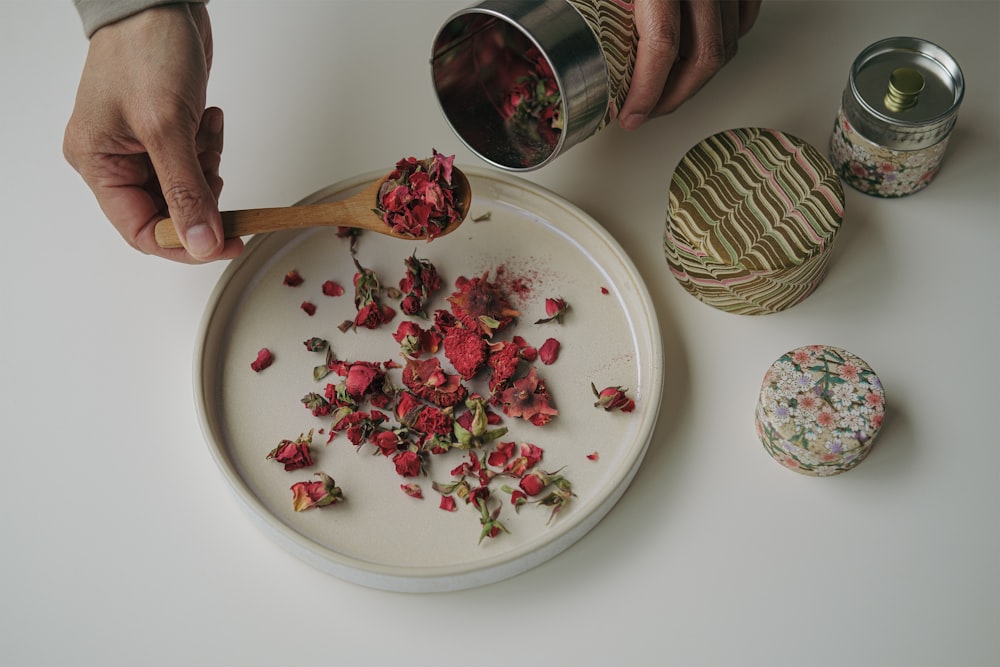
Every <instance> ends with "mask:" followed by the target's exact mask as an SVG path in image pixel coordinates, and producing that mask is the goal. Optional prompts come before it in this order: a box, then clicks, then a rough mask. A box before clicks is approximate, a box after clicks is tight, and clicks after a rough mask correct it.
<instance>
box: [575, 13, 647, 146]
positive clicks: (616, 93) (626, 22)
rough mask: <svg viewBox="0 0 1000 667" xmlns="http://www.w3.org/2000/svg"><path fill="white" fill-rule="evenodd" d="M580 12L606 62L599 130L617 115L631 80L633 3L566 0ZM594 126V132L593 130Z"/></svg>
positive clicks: (634, 43)
mask: <svg viewBox="0 0 1000 667" xmlns="http://www.w3.org/2000/svg"><path fill="white" fill-rule="evenodd" d="M567 2H569V4H571V5H573V6H574V7H575V8H576V9H577V11H578V12H580V14H581V15H582V16H583V18H584V20H586V21H587V23H588V24H589V25H590V29H591V30H593V31H594V34H595V35H596V36H597V39H598V41H599V42H600V43H601V50H602V51H603V52H604V60H605V62H607V65H608V92H609V103H608V112H607V113H606V114H605V116H604V120H603V121H601V124H600V125H599V126H598V128H597V130H600V129H601V128H603V127H604V126H606V125H607V124H608V123H610V122H611V121H612V120H614V119H615V118H617V117H618V110H619V109H621V106H622V104H624V102H625V96H626V95H628V88H629V85H630V84H631V82H632V68H633V67H634V66H635V50H636V44H637V43H638V39H637V37H636V32H635V21H634V20H633V18H632V10H633V6H634V4H635V3H632V2H623V1H622V0H567ZM597 130H595V132H596V131H597Z"/></svg>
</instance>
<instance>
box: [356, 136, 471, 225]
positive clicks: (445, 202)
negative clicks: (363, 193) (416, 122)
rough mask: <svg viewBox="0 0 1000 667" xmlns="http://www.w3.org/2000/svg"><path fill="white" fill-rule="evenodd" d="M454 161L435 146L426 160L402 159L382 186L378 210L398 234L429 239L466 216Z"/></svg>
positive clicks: (377, 202)
mask: <svg viewBox="0 0 1000 667" xmlns="http://www.w3.org/2000/svg"><path fill="white" fill-rule="evenodd" d="M454 160H455V156H454V155H451V156H444V155H442V154H440V153H438V152H437V151H436V150H433V149H432V155H431V157H430V158H428V159H425V160H417V159H416V158H413V157H409V158H403V159H402V160H399V161H398V162H397V163H396V168H395V169H394V170H393V171H392V172H391V173H390V174H389V175H388V176H387V177H386V180H385V183H383V184H382V186H381V188H379V192H378V197H377V200H376V207H375V212H376V213H378V214H379V215H381V216H382V219H383V220H384V221H385V223H386V224H387V225H389V227H390V228H391V229H392V230H393V231H396V232H398V233H401V234H407V235H410V236H413V237H415V238H423V237H426V238H427V240H428V241H429V240H431V239H433V238H434V237H436V236H438V235H439V234H440V233H441V232H442V231H444V230H445V229H446V228H447V227H448V226H449V225H451V224H452V223H453V222H456V221H458V220H460V219H461V218H462V215H463V211H462V210H461V207H460V203H461V202H459V201H457V200H456V197H455V191H454V186H453V184H452V171H453V163H454Z"/></svg>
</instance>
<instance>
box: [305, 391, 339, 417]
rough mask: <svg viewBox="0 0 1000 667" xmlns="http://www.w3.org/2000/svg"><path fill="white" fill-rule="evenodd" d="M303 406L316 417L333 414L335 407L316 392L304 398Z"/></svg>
mask: <svg viewBox="0 0 1000 667" xmlns="http://www.w3.org/2000/svg"><path fill="white" fill-rule="evenodd" d="M302 404H303V405H305V406H306V409H307V410H309V411H310V412H312V413H313V416H314V417H325V416H327V415H329V414H331V413H332V412H333V405H331V404H330V402H329V401H327V400H326V398H324V397H323V396H320V395H319V394H317V393H316V392H309V393H308V394H306V395H305V396H303V397H302Z"/></svg>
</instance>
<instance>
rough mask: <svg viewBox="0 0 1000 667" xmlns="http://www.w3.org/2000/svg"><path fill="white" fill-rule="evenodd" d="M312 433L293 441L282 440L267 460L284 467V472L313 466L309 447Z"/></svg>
mask: <svg viewBox="0 0 1000 667" xmlns="http://www.w3.org/2000/svg"><path fill="white" fill-rule="evenodd" d="M312 436H313V432H312V431H309V435H301V434H300V435H299V437H298V438H296V439H295V440H282V441H281V442H280V443H278V446H277V447H275V448H274V449H272V450H271V452H270V453H269V454H268V455H267V458H268V460H271V459H274V460H275V461H277V462H278V463H281V464H283V465H284V466H285V470H286V471H292V470H298V469H299V468H308V467H309V466H311V465H312V464H313V461H312V455H311V454H310V452H309V445H310V444H311V443H312Z"/></svg>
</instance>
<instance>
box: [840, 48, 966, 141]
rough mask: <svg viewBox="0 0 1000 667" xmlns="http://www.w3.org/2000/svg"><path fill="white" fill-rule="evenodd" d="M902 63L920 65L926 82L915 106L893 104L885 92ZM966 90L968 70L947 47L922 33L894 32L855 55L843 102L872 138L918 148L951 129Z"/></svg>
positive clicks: (857, 125) (917, 67)
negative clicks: (890, 105)
mask: <svg viewBox="0 0 1000 667" xmlns="http://www.w3.org/2000/svg"><path fill="white" fill-rule="evenodd" d="M900 67H908V68H912V69H915V70H917V71H919V72H920V74H921V75H922V76H923V78H924V82H925V87H924V90H923V92H921V93H920V95H919V98H918V99H917V102H916V104H914V105H913V106H912V107H910V108H908V109H902V110H893V109H890V108H888V107H887V106H886V103H885V94H886V90H887V88H888V84H889V77H890V75H891V73H892V71H893V70H895V69H897V68H900ZM964 94H965V80H964V77H963V75H962V70H961V68H959V66H958V63H957V62H956V61H955V59H954V58H952V57H951V55H950V54H948V52H947V51H945V50H944V49H942V48H941V47H939V46H937V45H936V44H932V43H931V42H928V41H926V40H923V39H919V38H916V37H891V38H888V39H884V40H881V41H879V42H876V43H875V44H872V45H871V46H869V47H868V48H866V49H865V50H864V51H862V52H861V53H860V54H859V55H858V57H857V58H856V59H855V61H854V64H853V66H852V67H851V75H850V80H849V85H848V88H847V90H846V91H845V92H844V100H843V104H844V110H845V113H846V114H847V116H848V119H849V120H850V122H851V123H852V125H854V127H855V128H857V130H858V131H859V132H860V133H861V134H862V135H864V136H865V137H867V138H868V139H869V140H871V141H872V142H874V143H876V144H878V145H880V146H885V147H887V148H892V149H894V150H917V149H920V148H926V147H928V146H932V145H934V144H935V143H937V142H938V141H940V140H941V139H943V138H944V137H946V136H947V135H948V133H949V132H950V131H951V128H952V126H953V125H954V124H955V120H956V117H957V115H958V108H959V105H960V104H961V102H962V97H963V95H964Z"/></svg>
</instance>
